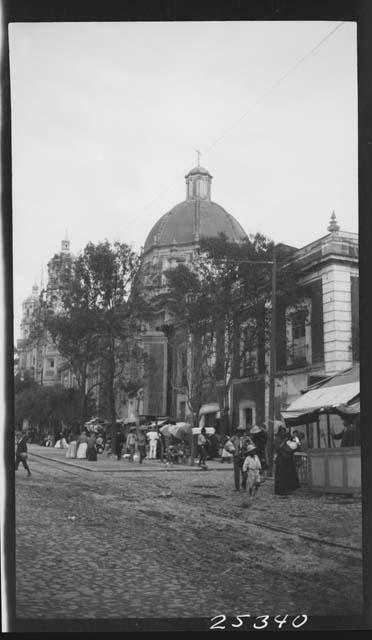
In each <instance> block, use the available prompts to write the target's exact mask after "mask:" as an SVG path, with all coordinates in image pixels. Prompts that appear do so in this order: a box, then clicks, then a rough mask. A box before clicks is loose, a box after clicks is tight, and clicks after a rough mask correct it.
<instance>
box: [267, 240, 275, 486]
mask: <svg viewBox="0 0 372 640" xmlns="http://www.w3.org/2000/svg"><path fill="white" fill-rule="evenodd" d="M275 371H276V247H275V245H274V247H273V263H272V276H271V339H270V372H269V419H268V430H267V436H268V437H267V457H268V467H269V469H268V471H269V475H272V472H273V459H274V418H275Z"/></svg>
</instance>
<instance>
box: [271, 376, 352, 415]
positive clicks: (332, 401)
mask: <svg viewBox="0 0 372 640" xmlns="http://www.w3.org/2000/svg"><path fill="white" fill-rule="evenodd" d="M358 394H359V382H350V383H348V384H339V385H335V386H323V387H318V388H317V389H313V390H312V391H308V392H307V393H304V394H303V395H302V396H300V397H299V398H297V399H296V400H294V401H293V402H292V404H290V406H289V407H288V408H287V409H286V410H285V411H283V412H282V416H283V418H284V419H285V420H288V419H290V418H299V417H300V416H301V415H305V414H308V413H313V412H314V411H320V410H321V409H324V410H327V409H332V408H336V407H338V406H339V405H341V404H347V403H348V402H350V401H351V400H352V399H353V398H355V397H356V396H357V395H358Z"/></svg>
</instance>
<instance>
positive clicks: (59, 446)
mask: <svg viewBox="0 0 372 640" xmlns="http://www.w3.org/2000/svg"><path fill="white" fill-rule="evenodd" d="M54 448H55V449H67V448H68V444H67V440H66V438H63V437H62V438H61V439H60V440H57V442H56V443H55V445H54Z"/></svg>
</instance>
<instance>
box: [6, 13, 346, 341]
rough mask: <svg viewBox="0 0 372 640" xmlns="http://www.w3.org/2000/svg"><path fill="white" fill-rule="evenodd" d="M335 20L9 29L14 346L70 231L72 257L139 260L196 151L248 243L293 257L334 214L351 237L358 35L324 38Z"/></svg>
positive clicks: (181, 194)
mask: <svg viewBox="0 0 372 640" xmlns="http://www.w3.org/2000/svg"><path fill="white" fill-rule="evenodd" d="M339 25H340V23H338V22H328V21H327V22H326V21H317V22H312V21H303V22H293V21H291V22H285V21H284V22H280V21H278V22H277V21H276V22H270V21H268V22H251V21H246V22H244V21H239V22H212V21H211V22H115V23H110V22H101V23H98V22H96V23H61V22H59V23H57V22H56V23H15V24H11V25H9V46H10V77H11V118H12V189H13V194H12V195H13V293H14V338H15V340H16V339H17V338H18V337H19V336H20V329H19V325H20V321H21V307H22V301H23V300H24V299H25V298H26V297H27V296H28V295H30V293H31V289H32V286H33V284H34V283H35V282H36V283H37V284H38V285H39V286H40V283H41V279H42V278H43V284H44V285H45V284H46V280H47V263H48V261H49V260H50V258H51V257H52V256H53V255H54V254H55V253H57V252H59V251H60V248H61V241H62V240H63V239H64V238H65V237H66V233H67V237H68V239H69V240H70V242H71V251H72V253H73V254H75V255H76V254H78V253H79V252H80V251H82V250H83V248H84V247H85V245H86V244H87V243H88V242H89V241H91V242H93V243H98V242H100V241H104V240H106V239H107V240H108V241H110V242H113V241H115V240H119V241H121V242H126V243H128V244H131V245H132V246H133V248H134V249H136V250H139V249H140V247H141V246H143V245H144V243H145V240H146V236H147V234H148V233H149V231H150V230H151V228H152V226H153V225H154V224H155V222H156V221H157V220H158V218H159V217H160V216H161V215H163V214H164V213H166V212H167V211H168V210H169V209H170V208H171V207H172V206H174V205H175V204H177V203H178V202H181V201H182V200H184V199H185V197H186V187H185V180H184V176H185V174H186V173H187V171H189V170H190V169H191V168H192V167H194V166H195V165H196V164H197V154H196V150H200V151H201V154H202V155H201V164H202V165H203V166H205V167H206V168H207V169H208V170H209V171H210V173H211V174H212V176H213V182H212V200H213V201H215V202H217V203H218V204H220V205H221V206H223V207H224V208H225V209H226V210H227V211H228V212H229V213H231V214H232V215H233V216H234V217H235V218H236V219H237V220H238V221H239V222H240V224H241V225H242V226H243V228H244V229H245V231H246V232H247V233H256V232H261V233H264V234H265V235H267V236H269V237H270V238H272V239H273V240H274V241H275V242H285V243H287V244H290V245H293V246H298V247H300V246H303V245H306V244H308V243H310V242H312V241H313V240H316V239H317V238H319V237H322V236H324V235H325V234H326V233H327V225H328V222H329V218H330V215H331V213H332V211H333V210H335V213H336V216H337V220H338V222H339V224H340V226H341V229H342V230H345V231H352V232H357V231H358V173H357V172H358V166H357V151H358V150H357V54H356V25H355V23H352V22H348V23H344V24H341V26H340V27H339V28H337V30H335V31H334V33H332V34H331V35H330V36H329V37H328V38H326V36H327V34H329V33H330V32H331V31H332V30H334V29H335V28H336V27H338V26H339ZM325 38H326V39H325ZM323 40H324V41H323ZM322 41H323V42H322ZM319 43H320V44H319ZM317 45H319V46H317Z"/></svg>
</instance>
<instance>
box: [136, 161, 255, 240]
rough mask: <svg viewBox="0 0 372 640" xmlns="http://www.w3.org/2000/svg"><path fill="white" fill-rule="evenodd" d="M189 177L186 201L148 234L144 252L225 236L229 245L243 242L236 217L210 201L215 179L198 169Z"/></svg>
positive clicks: (171, 211) (189, 174) (242, 233)
mask: <svg viewBox="0 0 372 640" xmlns="http://www.w3.org/2000/svg"><path fill="white" fill-rule="evenodd" d="M185 178H186V188H187V190H186V200H184V201H183V202H180V203H179V204H177V205H176V206H175V207H173V208H172V209H171V210H170V211H168V212H167V213H166V214H164V215H163V216H162V217H161V218H160V219H159V220H158V221H157V222H156V224H155V225H154V226H153V228H152V229H151V231H150V233H149V234H148V236H147V238H146V242H145V246H144V251H145V252H147V251H149V250H150V249H151V248H152V247H166V246H172V245H186V244H192V243H196V242H198V241H199V240H200V239H202V238H210V237H217V236H218V235H219V234H221V233H223V234H224V235H225V236H226V237H227V240H228V241H229V242H242V241H243V240H244V239H245V238H246V237H247V235H246V233H245V231H244V229H243V228H242V226H241V225H240V224H239V222H238V221H237V220H235V218H234V217H233V216H232V215H230V214H229V213H228V212H227V211H225V209H223V207H221V206H220V205H219V204H217V203H216V202H212V201H211V199H210V192H211V189H210V187H211V181H212V176H211V175H210V173H209V171H207V169H204V168H203V167H200V166H197V167H195V168H194V169H191V171H189V173H188V174H187V175H186V176H185Z"/></svg>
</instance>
